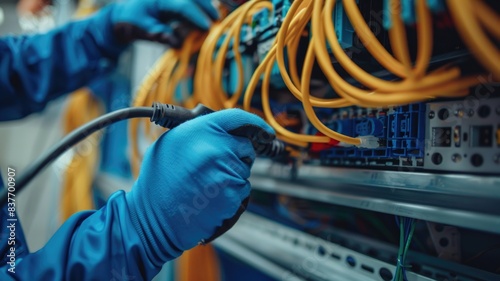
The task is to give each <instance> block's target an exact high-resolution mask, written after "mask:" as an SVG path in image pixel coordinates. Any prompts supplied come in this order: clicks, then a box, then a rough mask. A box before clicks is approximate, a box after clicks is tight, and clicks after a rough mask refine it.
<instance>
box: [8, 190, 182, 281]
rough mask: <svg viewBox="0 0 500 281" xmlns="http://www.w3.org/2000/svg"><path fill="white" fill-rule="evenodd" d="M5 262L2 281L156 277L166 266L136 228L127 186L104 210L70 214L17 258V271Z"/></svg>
mask: <svg viewBox="0 0 500 281" xmlns="http://www.w3.org/2000/svg"><path fill="white" fill-rule="evenodd" d="M180 253H181V252H179V254H180ZM172 258H173V257H170V259H172ZM1 266H2V268H0V280H6V281H7V280H75V281H76V280H135V281H139V280H151V279H152V277H154V276H155V275H156V274H157V273H158V271H159V270H160V269H161V265H160V266H158V265H154V264H153V263H152V262H151V261H150V259H149V258H148V257H147V255H146V251H145V249H144V246H143V245H142V242H141V240H140V237H139V235H138V234H137V232H136V231H135V230H134V229H133V227H132V222H131V220H130V215H129V207H128V205H127V202H126V200H125V193H124V192H123V191H120V192H117V193H115V194H113V195H112V196H111V198H110V199H109V201H108V203H107V204H106V206H105V207H103V208H102V209H100V210H99V211H87V212H81V213H78V214H76V215H73V216H72V217H71V218H69V219H68V220H67V221H66V222H65V223H64V224H63V226H62V227H61V228H59V230H58V231H57V232H56V234H54V236H52V238H51V239H50V240H49V242H48V243H47V244H46V245H45V246H44V247H43V248H42V249H40V250H39V251H37V252H35V253H32V254H29V255H27V256H25V257H24V258H23V259H20V260H18V261H17V265H16V267H15V268H14V269H13V270H14V271H15V273H13V272H12V271H11V272H8V271H7V270H9V268H11V267H10V266H9V265H6V264H2V265H1ZM11 270H12V269H11Z"/></svg>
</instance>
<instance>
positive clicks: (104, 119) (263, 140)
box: [0, 102, 286, 207]
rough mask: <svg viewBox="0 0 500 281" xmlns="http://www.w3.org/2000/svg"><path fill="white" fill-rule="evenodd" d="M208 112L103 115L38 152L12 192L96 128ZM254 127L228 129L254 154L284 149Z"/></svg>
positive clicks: (171, 121) (3, 193) (0, 200)
mask: <svg viewBox="0 0 500 281" xmlns="http://www.w3.org/2000/svg"><path fill="white" fill-rule="evenodd" d="M212 112H214V111H213V110H211V109H210V108H208V107H206V106H204V105H202V104H198V105H197V106H196V107H195V108H193V109H186V108H183V107H180V106H174V105H171V104H161V103H156V102H155V103H154V104H153V107H129V108H124V109H120V110H117V111H113V112H111V113H108V114H106V115H103V116H101V117H99V118H97V119H94V120H93V121H90V122H89V123H87V124H85V125H83V126H81V127H80V128H78V129H76V130H74V131H73V132H71V133H69V134H68V135H67V136H66V137H64V138H63V139H62V140H61V141H60V142H59V143H57V144H56V145H55V146H53V147H52V148H51V149H50V150H49V151H47V152H46V153H45V154H43V155H42V156H40V157H39V158H38V159H37V160H36V161H35V162H34V163H33V164H31V165H30V166H29V167H28V168H27V169H26V172H25V173H24V174H22V175H21V176H19V177H18V179H17V181H16V192H19V191H21V190H22V189H23V188H24V187H26V185H27V184H28V183H29V182H30V181H31V180H32V179H33V178H34V177H35V176H36V175H37V174H38V173H39V172H40V171H42V170H43V169H44V168H45V167H47V165H49V164H50V163H52V162H53V161H54V160H55V159H57V158H58V157H59V156H60V155H62V154H63V153H64V152H66V151H67V150H68V149H70V148H71V147H73V146H74V145H76V144H77V143H79V142H80V141H82V140H84V139H85V138H86V137H88V136H90V135H91V134H93V133H95V132H96V131H99V130H101V129H103V128H105V127H107V126H109V125H111V124H114V123H116V122H118V121H121V120H125V119H131V118H141V117H149V118H150V121H151V122H153V123H155V124H156V125H159V126H162V127H164V128H167V129H173V128H175V127H177V126H178V125H180V124H182V123H184V122H186V121H188V120H191V119H193V118H196V117H198V116H201V115H205V114H210V113H212ZM257 129H258V127H256V126H252V125H248V126H242V127H240V128H239V129H236V130H233V131H232V132H231V133H232V134H233V135H236V136H242V137H247V138H249V139H250V140H251V141H252V145H253V146H254V149H255V152H256V153H257V154H258V155H262V156H267V157H276V156H278V155H280V154H282V153H285V152H286V150H285V145H284V143H282V142H281V141H278V140H276V139H274V136H272V138H271V136H270V135H269V134H263V133H262V132H259V131H261V130H257ZM7 201H8V192H7V189H6V188H5V189H3V190H0V207H1V206H3V205H4V204H6V203H7Z"/></svg>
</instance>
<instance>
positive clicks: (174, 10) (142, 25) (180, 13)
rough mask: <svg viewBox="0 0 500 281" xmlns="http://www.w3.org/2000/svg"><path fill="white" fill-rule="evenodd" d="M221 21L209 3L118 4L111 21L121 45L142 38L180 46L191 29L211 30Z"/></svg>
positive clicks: (141, 0)
mask: <svg viewBox="0 0 500 281" xmlns="http://www.w3.org/2000/svg"><path fill="white" fill-rule="evenodd" d="M218 18H219V14H218V12H217V10H216V8H215V7H214V6H213V5H212V1H210V0H129V1H126V2H123V3H119V4H116V6H115V8H114V9H113V14H112V17H111V22H112V23H113V28H114V34H115V36H116V38H117V39H118V40H119V41H120V42H122V43H129V42H132V41H133V40H136V39H143V40H150V41H157V42H160V43H164V44H169V45H171V46H173V47H179V46H180V45H181V43H182V40H183V39H184V37H185V36H187V33H189V31H190V30H192V29H193V28H197V29H201V30H208V28H209V27H210V25H211V22H212V21H213V20H217V19H218ZM181 22H182V23H181Z"/></svg>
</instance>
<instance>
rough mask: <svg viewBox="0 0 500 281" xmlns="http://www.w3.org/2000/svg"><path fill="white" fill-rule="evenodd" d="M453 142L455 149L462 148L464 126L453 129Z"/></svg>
mask: <svg viewBox="0 0 500 281" xmlns="http://www.w3.org/2000/svg"><path fill="white" fill-rule="evenodd" d="M453 142H454V143H455V147H460V145H461V144H462V126H455V128H453Z"/></svg>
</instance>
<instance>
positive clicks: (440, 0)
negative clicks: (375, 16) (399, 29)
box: [383, 0, 446, 30]
mask: <svg viewBox="0 0 500 281" xmlns="http://www.w3.org/2000/svg"><path fill="white" fill-rule="evenodd" d="M389 5H390V0H384V17H383V25H384V28H385V29H387V30H388V29H390V28H391V27H392V19H391V11H390V6H389ZM415 5H416V1H415V0H401V19H402V20H403V22H404V23H405V24H407V25H411V24H414V23H416V22H417V13H416V8H415ZM427 6H428V7H429V10H430V11H431V12H432V13H434V14H437V13H441V12H443V11H444V10H445V7H446V6H445V3H444V0H427Z"/></svg>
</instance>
